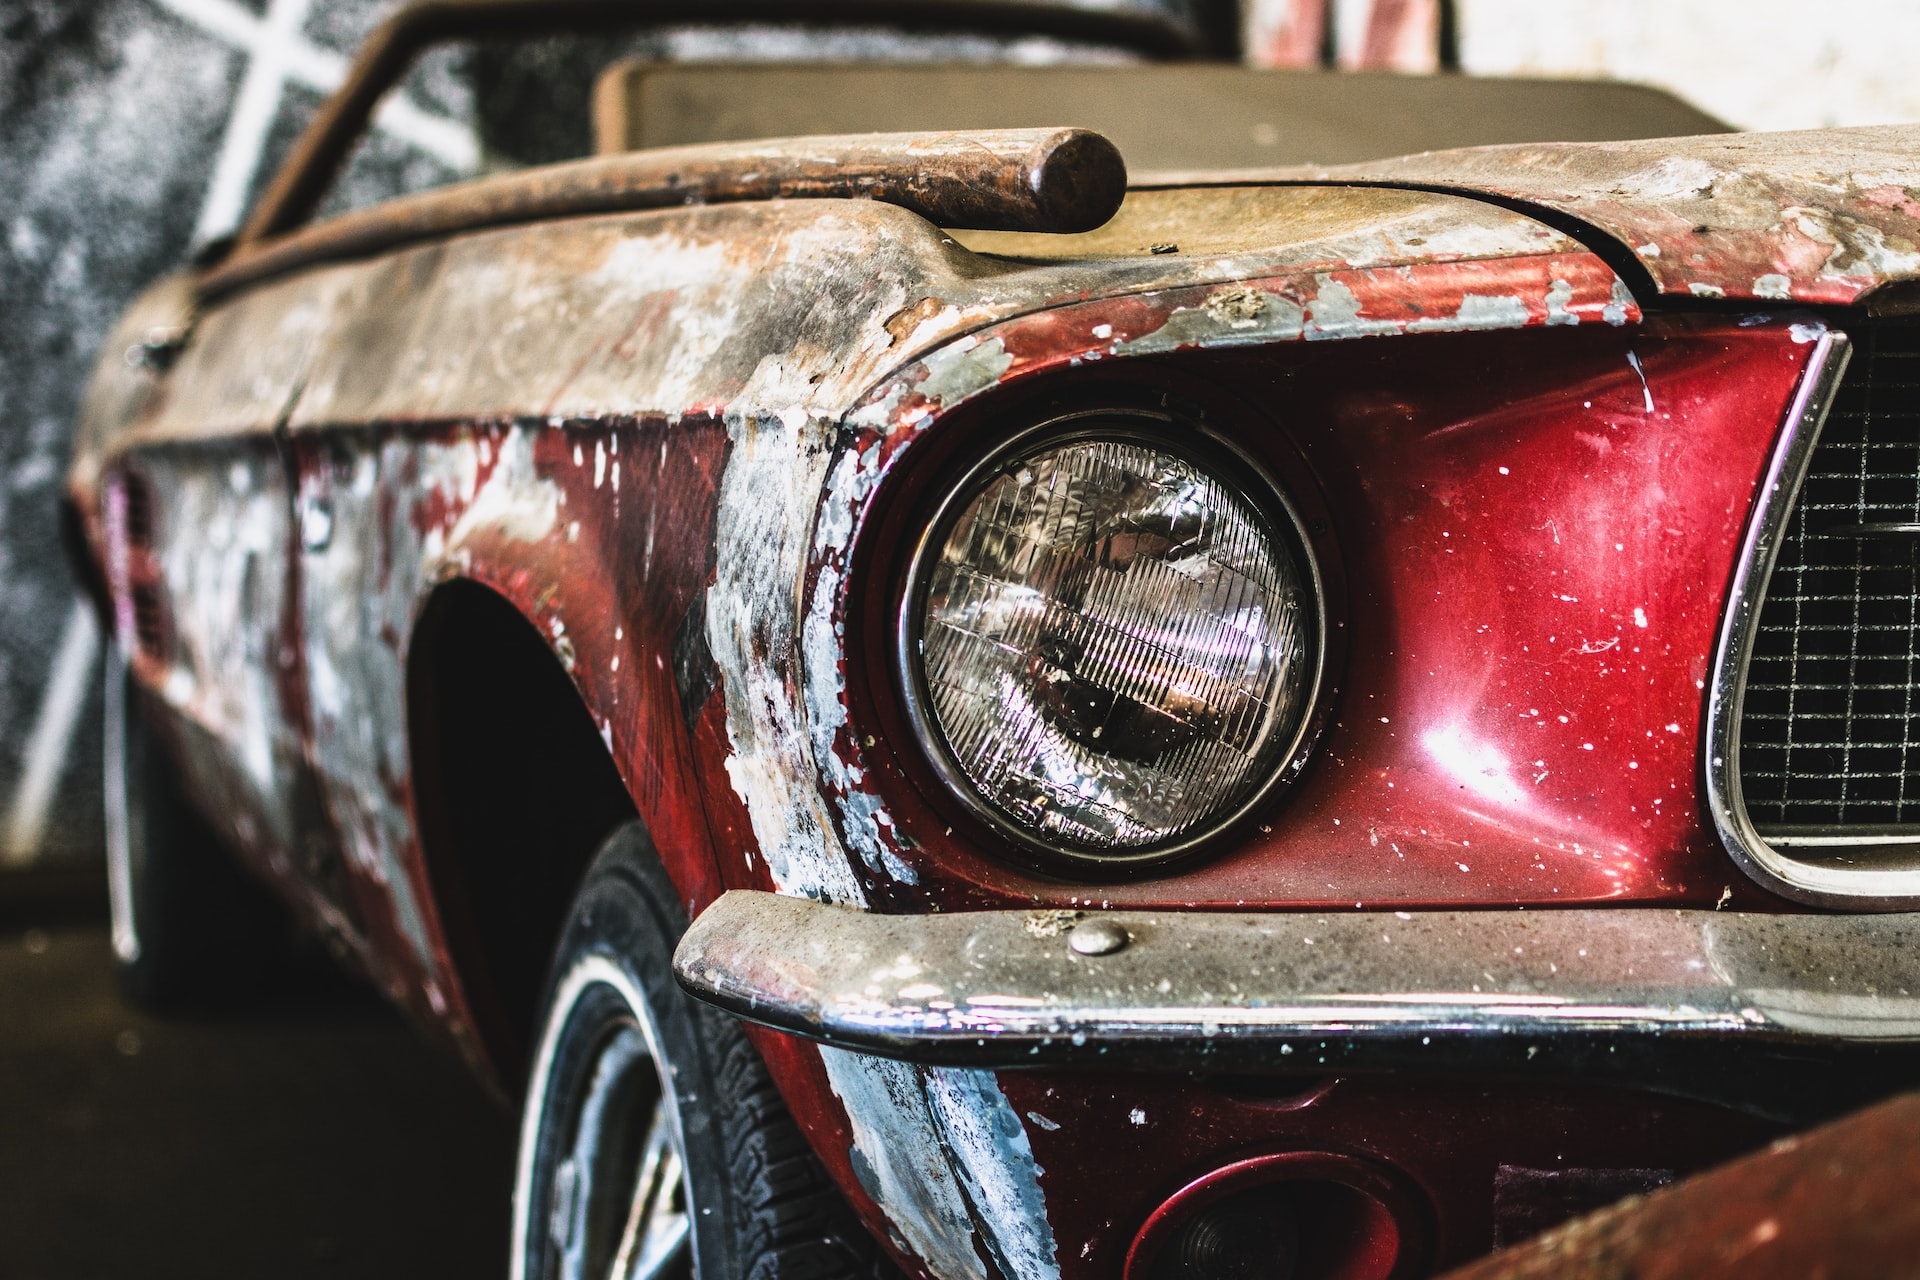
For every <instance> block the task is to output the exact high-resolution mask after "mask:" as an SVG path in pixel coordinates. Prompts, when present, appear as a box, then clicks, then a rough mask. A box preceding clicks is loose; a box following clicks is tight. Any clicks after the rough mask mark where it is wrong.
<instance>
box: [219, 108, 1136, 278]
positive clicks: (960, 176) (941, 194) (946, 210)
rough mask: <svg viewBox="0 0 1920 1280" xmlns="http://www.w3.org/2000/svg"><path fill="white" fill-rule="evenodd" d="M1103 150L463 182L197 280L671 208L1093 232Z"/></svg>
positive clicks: (746, 154) (1019, 145)
mask: <svg viewBox="0 0 1920 1280" xmlns="http://www.w3.org/2000/svg"><path fill="white" fill-rule="evenodd" d="M1126 182H1127V171H1126V164H1125V162H1124V161H1123V160H1122V159H1121V158H1120V153H1119V152H1118V151H1117V150H1115V149H1114V146H1113V144H1112V143H1110V142H1108V141H1107V140H1106V139H1105V138H1103V137H1101V136H1100V135H1099V134H1097V133H1089V132H1087V131H1086V130H1083V129H1064V128H1054V129H1002V130H989V131H983V132H978V133H933V134H904V133H895V134H857V135H847V136H841V137H814V138H784V139H771V140H768V141H763V142H752V143H739V144H733V145H725V146H710V147H676V148H665V149H661V150H656V151H643V152H635V153H632V154H628V155H618V156H604V157H600V158H596V159H592V160H582V161H578V162H576V163H573V164H567V165H556V166H553V167H550V168H544V169H535V170H532V171H529V172H526V173H514V174H504V175H500V176H496V177H491V178H482V179H480V180H478V181H475V182H467V183H461V184H458V185H456V186H451V187H443V188H440V189H438V190H434V191H425V192H421V193H420V194H418V195H413V196H407V197H403V198H401V199H398V200H391V201H388V202H386V203H384V204H380V205H375V206H373V207H372V208H368V209H361V210H357V211H355V212H353V213H348V214H345V215H343V216H341V217H338V218H333V219H330V220H329V221H326V222H322V223H318V224H316V225H314V226H312V227H307V228H303V229H302V230H299V231H295V232H292V233H291V234H288V235H285V236H282V237H279V238H277V239H274V240H269V241H267V242H265V243H263V244H259V245H252V246H249V247H248V248H246V249H243V250H242V251H240V252H239V253H238V254H236V255H235V256H234V257H233V258H231V259H229V260H228V261H226V262H225V263H222V264H221V265H220V266H218V267H216V268H214V269H213V270H212V271H210V272H208V273H207V274H206V275H205V276H204V277H203V278H202V279H201V281H200V292H201V295H202V296H203V297H205V298H217V297H220V296H222V295H224V294H227V293H231V292H233V291H234V290H235V289H239V288H242V287H244V286H246V285H248V284H252V283H254V282H255V281H258V280H262V279H266V278H268V277H271V276H276V275H281V274H284V273H286V272H288V271H293V270H297V269H299V268H302V267H307V266H313V265H315V264H318V263H324V262H337V261H341V260H343V259H349V258H364V257H370V256H372V255H374V254H377V253H382V252H385V251H387V250H390V249H394V248H398V247H401V246H404V245H408V244H414V243H418V242H420V241H423V240H430V239H433V238H436V237H439V236H446V235H454V234H458V233H460V232H467V231H476V230H481V229H483V228H487V227H497V226H503V225H510V224H513V223H523V222H534V221H538V220H541V219H550V218H567V217H579V216H582V215H586V214H595V213H615V212H623V211H631V210H640V209H659V208H669V207H672V206H676V205H690V204H724V203H732V202H737V201H747V200H771V199H775V198H786V199H821V198H858V199H868V200H879V201H883V202H885V203H887V204H894V205H899V206H900V207H902V208H905V209H910V210H912V211H913V212H915V213H918V214H920V215H921V216H923V217H925V218H927V219H928V220H929V221H931V222H934V223H936V224H938V225H941V226H950V227H977V228H981V229H985V230H996V231H1040V232H1075V231H1090V230H1092V229H1093V228H1095V227H1098V226H1099V225H1100V224H1101V223H1103V222H1105V221H1107V220H1108V219H1109V218H1111V217H1112V216H1113V214H1114V212H1115V210H1117V209H1118V208H1119V207H1120V201H1121V198H1122V196H1123V195H1124V194H1125V192H1126Z"/></svg>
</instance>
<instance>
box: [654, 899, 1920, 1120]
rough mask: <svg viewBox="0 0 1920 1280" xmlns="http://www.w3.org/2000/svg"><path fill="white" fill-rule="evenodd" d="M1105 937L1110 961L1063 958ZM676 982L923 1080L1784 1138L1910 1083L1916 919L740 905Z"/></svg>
mask: <svg viewBox="0 0 1920 1280" xmlns="http://www.w3.org/2000/svg"><path fill="white" fill-rule="evenodd" d="M1089 926H1097V927H1089ZM1110 926H1118V928H1119V929H1120V930H1123V931H1124V939H1125V943H1124V945H1123V946H1121V947H1120V948H1119V949H1118V950H1114V951H1111V952H1109V953H1107V954H1091V955H1090V954H1083V952H1082V950H1077V949H1076V948H1075V945H1074V944H1075V942H1076V940H1077V941H1078V943H1079V945H1080V946H1081V947H1082V948H1083V949H1097V947H1094V946H1093V944H1094V943H1097V942H1098V941H1099V939H1097V938H1092V937H1090V936H1089V935H1091V934H1095V933H1097V932H1099V931H1100V930H1102V929H1104V930H1106V931H1107V932H1108V933H1109V934H1111V933H1112V930H1111V928H1110ZM1076 929H1079V930H1080V932H1079V933H1078V934H1076V932H1075V930H1076ZM1118 937H1119V935H1114V937H1113V938H1112V939H1110V940H1118ZM674 963H675V969H676V970H677V972H678V974H679V978H680V982H681V985H682V986H684V987H685V988H686V989H687V990H688V991H689V992H691V993H692V994H693V995H695V996H697V997H698V998H700V999H702V1000H705V1001H707V1002H709V1003H711V1004H714V1005H717V1006H719V1007H721V1008H723V1009H726V1010H728V1011H730V1012H732V1013H735V1014H738V1015H739V1016H741V1017H744V1018H748V1019H751V1020H753V1021H756V1022H760V1023H764V1024H765V1025H767V1026H770V1027H775V1028H777V1029H779V1030H782V1031H789V1032H793V1033H796V1034H798V1035H803V1036H807V1037H810V1038H812V1039H815V1040H819V1041H822V1042H825V1043H828V1044H833V1045H838V1046H841V1047H843V1048H847V1049H852V1050H855V1051H859V1052H865V1053H873V1054H878V1055H882V1056H885V1057H892V1058H901V1059H906V1060H909V1061H914V1062H924V1063H941V1064H951V1065H965V1066H975V1067H989V1068H1000V1069H1006V1068H1022V1067H1052V1066H1072V1065H1092V1066H1108V1067H1127V1068H1172V1069H1187V1070H1191V1069H1205V1070H1218V1071H1287V1072H1334V1071H1340V1072H1351V1071H1374V1070H1393V1071H1417V1072H1428V1073H1445V1074H1452V1075H1463V1074H1464V1075H1472V1076H1481V1077H1497V1078H1524V1079H1542V1080H1545V1079H1555V1078H1557V1079H1561V1080H1565V1079H1567V1078H1569V1077H1571V1078H1577V1079H1580V1080H1584V1081H1587V1082H1590V1083H1597V1084H1613V1085H1620V1086H1627V1087H1635V1088H1643V1089H1650V1090H1655V1091H1659V1092H1665V1093H1674V1094H1679V1095H1682V1096H1688V1097H1695V1098H1701V1099H1704V1100H1710V1101H1714V1102H1718V1103H1722V1104H1726V1105H1734V1106H1739V1107H1741V1108H1743V1109H1746V1110H1751V1111H1755V1112H1757V1113H1761V1114H1767V1115H1777V1116H1782V1117H1796V1118H1798V1117H1811V1116H1816V1115H1824V1114H1829V1113H1831V1112H1834V1111H1838V1110H1842V1109H1845V1108H1847V1107H1850V1106H1854V1105H1858V1104H1860V1103H1862V1102H1865V1101H1868V1100H1870V1099H1872V1098H1874V1097H1878V1096H1881V1095H1882V1094H1884V1093H1887V1092H1890V1091H1891V1090H1893V1089H1895V1088H1898V1087H1900V1086H1901V1085H1902V1084H1910V1083H1912V1082H1913V1081H1915V1080H1916V1079H1920V915H1917V914H1898V915H1875V916H1862V915H1852V916H1814V915H1752V914H1743V913H1731V912H1728V913H1718V912H1713V911H1675V910H1669V909H1657V908H1644V907H1642V908H1610V909H1602V910H1593V909H1585V910H1564V911H1563V910H1549V911H1518V910H1503V911H1423V912H1377V911H1374V912H1360V911H1356V912H1351V913H1340V914H1328V915H1308V914H1294V913H1287V914H1280V913H1265V914H1225V913H1215V912H1164V911H1163V912H1152V911H1138V912H1134V911H1103V912H1095V913H1079V912H1059V911H1047V910H1036V911H979V912H956V913H952V914H942V915H913V916H888V915H875V914H872V913H870V912H865V911H857V910H853V909H850V908H846V907H838V906H832V905H828V904H824V903H818V902H812V901H808V900H805V899H796V898H787V897H781V896H779V895H776V894H771V893H759V892H751V891H743V890H735V891H733V892H730V893H727V894H725V895H724V896H722V897H721V898H720V899H719V901H717V902H715V903H714V904H713V905H712V906H711V907H709V908H708V909H707V910H706V911H705V912H703V913H702V914H701V915H700V917H699V919H697V920H695V921H694V923H693V927H692V928H691V929H689V930H688V932H687V935H686V937H685V938H684V939H683V940H682V941H681V944H680V948H679V951H678V953H677V955H676V956H675V961H674Z"/></svg>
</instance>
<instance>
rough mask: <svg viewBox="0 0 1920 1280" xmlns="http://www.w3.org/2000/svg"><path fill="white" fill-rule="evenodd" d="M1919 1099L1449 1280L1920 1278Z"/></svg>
mask: <svg viewBox="0 0 1920 1280" xmlns="http://www.w3.org/2000/svg"><path fill="white" fill-rule="evenodd" d="M1916 1147H1920V1095H1917V1094H1907V1095H1906V1096H1904V1097H1900V1098H1896V1099H1894V1100H1892V1101H1890V1102H1886V1103H1883V1104H1881V1105H1880V1106H1877V1107H1874V1108H1872V1109H1871V1110H1868V1111H1863V1112H1861V1113H1860V1114H1858V1115H1854V1116H1850V1117H1848V1118H1847V1119H1845V1120H1841V1121H1838V1122H1836V1123H1834V1124H1831V1125H1828V1126H1827V1127H1825V1128H1822V1129H1817V1130H1815V1131H1813V1132H1811V1133H1806V1134H1800V1135H1798V1136H1795V1137H1791V1138H1784V1139H1782V1140H1780V1141H1778V1142H1776V1143H1774V1144H1773V1145H1772V1146H1771V1147H1769V1148H1767V1149H1766V1150H1765V1151H1762V1152H1759V1153H1757V1154H1755V1155H1751V1156H1748V1157H1746V1158H1744V1159H1741V1160H1736V1161H1734V1162H1733V1163H1732V1164H1728V1165H1725V1166H1723V1167H1721V1168H1719V1169H1715V1170H1712V1171H1711V1172H1708V1173H1703V1174H1700V1175H1698V1176H1697V1177H1694V1178H1690V1179H1688V1180H1687V1181H1685V1182H1682V1183H1680V1184H1678V1185H1676V1186H1672V1187H1667V1188H1664V1189H1662V1190H1659V1191H1656V1192H1653V1193H1652V1194H1651V1195H1647V1196H1644V1197H1643V1196H1632V1197H1629V1198H1628V1199H1626V1200H1623V1201H1621V1202H1620V1203H1619V1204H1617V1205H1615V1206H1613V1207H1612V1208H1609V1209H1603V1210H1601V1211H1600V1212H1598V1213H1594V1214H1590V1215H1589V1216H1587V1217H1584V1218H1580V1219H1577V1220H1575V1221H1573V1222H1570V1223H1568V1224H1567V1225H1565V1226H1563V1227H1559V1228H1556V1229H1555V1230H1552V1231H1549V1232H1547V1233H1546V1234H1545V1235H1543V1236H1540V1237H1539V1238H1537V1239H1535V1240H1532V1241H1529V1242H1528V1243H1526V1244H1523V1245H1519V1246H1517V1247H1515V1248H1512V1249H1508V1250H1506V1251H1505V1252H1503V1253H1497V1254H1495V1255H1494V1256H1492V1257H1490V1258H1486V1259H1483V1260H1481V1261H1479V1262H1476V1263H1473V1264H1472V1265H1470V1266H1467V1267H1464V1268H1462V1269H1460V1270H1458V1271H1451V1272H1449V1273H1448V1280H1536V1278H1537V1280H1547V1277H1552V1278H1553V1280H1603V1278H1604V1280H1618V1278H1619V1277H1629V1276H1630V1277H1634V1278H1635V1280H1682V1278H1684V1280H1714V1278H1715V1277H1735V1276H1737V1277H1740V1278H1741V1280H1756V1278H1763V1277H1788V1276H1793V1277H1802V1276H1820V1277H1824V1278H1825V1280H1853V1278H1855V1277H1858V1278H1859V1280H1868V1278H1871V1280H1894V1278H1896V1277H1911V1276H1916V1275H1920V1160H1915V1159H1914V1157H1913V1152H1914V1150H1915V1148H1916Z"/></svg>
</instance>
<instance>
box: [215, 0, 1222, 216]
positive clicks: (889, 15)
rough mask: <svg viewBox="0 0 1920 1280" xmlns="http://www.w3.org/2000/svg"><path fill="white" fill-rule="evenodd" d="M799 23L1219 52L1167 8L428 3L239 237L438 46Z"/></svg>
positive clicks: (278, 179) (299, 194)
mask: <svg viewBox="0 0 1920 1280" xmlns="http://www.w3.org/2000/svg"><path fill="white" fill-rule="evenodd" d="M796 21H805V22H807V23H810V24H817V25H842V26H878V27H893V28H904V29H908V30H923V31H984V32H1003V33H1016V34H1020V35H1041V36H1054V37H1057V38H1060V39H1067V40H1085V41H1089V42H1100V43H1109V44H1118V45H1123V46H1127V47H1130V48H1134V49H1138V50H1140V51H1141V52H1143V53H1146V54H1148V55H1150V56H1156V57H1163V58H1165V57H1174V58H1178V57H1199V56H1203V55H1204V54H1205V53H1207V52H1208V50H1207V49H1206V48H1205V46H1204V45H1203V44H1202V43H1201V42H1200V38H1199V36H1198V33H1197V32H1196V31H1195V30H1194V29H1193V28H1191V27H1190V26H1188V25H1185V24H1182V23H1179V22H1177V21H1175V20H1174V19H1172V18H1171V17H1169V16H1166V15H1162V14H1155V13H1152V12H1149V11H1145V10H1139V9H1135V10H1119V9H1105V10H1103V9H1093V8H1081V7H1077V6H1072V5H1061V4H1045V3H1035V2H1034V0H914V2H913V3H901V0H811V2H810V3H808V4H806V5H795V4H794V3H793V2H792V0H420V2H418V3H414V4H410V5H408V6H406V7H405V8H403V9H401V10H400V11H399V12H398V13H396V14H394V16H393V17H391V18H389V19H388V20H387V21H386V22H384V23H382V24H381V25H380V26H379V27H378V28H377V29H376V30H375V31H374V33H373V34H372V35H371V36H369V37H368V38H367V41H366V43H365V44H363V45H361V47H360V52H359V53H358V54H357V55H356V56H355V58H354V60H353V65H352V66H351V67H350V68H349V69H348V71H347V77H346V80H345V81H344V82H343V83H342V84H341V86H340V88H339V89H338V90H337V91H335V93H334V94H333V96H332V97H331V98H329V99H328V100H327V102H326V105H325V106H323V107H322V108H321V109H320V112H319V114H318V115H316V116H315V117H314V119H313V122H312V123H311V124H309V125H308V126H307V129H306V131H305V132H304V133H302V134H301V135H300V138H299V140H298V141H297V142H295V143H294V146H293V150H292V151H291V152H290V153H289V154H288V156H287V159H286V161H285V163H283V164H282V165H281V166H280V169H279V170H278V172H276V173H275V174H274V176H273V180H272V182H270V183H269V184H268V186H267V189H266V191H265V192H263V193H262V194H261V197H260V199H259V201H258V202H257V203H256V204H255V205H254V208H253V211H252V213H251V214H249V215H248V217H247V221H246V225H245V226H244V227H242V228H241V230H240V233H239V236H238V244H239V245H241V246H245V245H248V244H251V243H257V242H259V241H262V240H265V239H267V238H269V237H272V236H277V235H283V234H285V233H287V232H289V231H292V230H293V229H294V228H295V227H298V226H300V225H302V224H303V223H305V222H306V221H307V220H308V219H309V218H310V217H312V216H313V211H314V210H315V209H316V208H318V207H319V204H320V200H321V198H322V197H323V196H325V194H326V192H327V190H328V188H329V187H331V186H332V184H333V179H334V174H335V173H336V172H338V170H339V168H340V165H341V164H342V162H344V161H345V159H346V157H347V153H348V152H349V150H351V148H352V146H353V144H354V142H355V140H356V139H358V138H359V136H360V135H361V133H362V132H364V131H365V129H366V126H367V121H368V120H369V119H370V118H371V117H372V115H373V111H374V108H375V107H377V106H378V105H379V103H380V99H381V98H382V97H383V96H384V95H385V94H386V92H387V91H388V90H389V89H391V88H392V87H393V86H394V85H395V84H396V83H398V81H399V80H400V78H401V77H402V76H403V75H405V74H406V71H407V68H409V67H410V66H412V65H413V60H414V58H415V57H416V56H417V55H418V54H419V53H420V52H421V51H422V50H424V49H426V48H428V47H430V46H432V45H434V44H439V43H442V42H444V41H447V40H457V39H489V38H501V37H518V38H530V37H535V36H541V35H563V34H568V33H579V34H587V33H593V32H604V31H611V30H620V29H631V28H636V27H642V26H665V25H672V24H685V23H698V24H706V25H711V24H714V23H729V24H731V23H792V22H796Z"/></svg>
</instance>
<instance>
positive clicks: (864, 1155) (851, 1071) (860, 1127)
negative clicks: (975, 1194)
mask: <svg viewBox="0 0 1920 1280" xmlns="http://www.w3.org/2000/svg"><path fill="white" fill-rule="evenodd" d="M820 1060H821V1062H822V1064H823V1065H825V1067H826V1069H827V1080H828V1082H829V1083H830V1084H832V1086H833V1092H834V1093H835V1095H836V1096H838V1097H839V1099H840V1102H841V1105H842V1106H843V1107H845V1109H846V1112H847V1119H848V1121H849V1122H850V1123H851V1124H852V1126H853V1156H854V1160H853V1166H854V1169H855V1170H856V1172H858V1173H859V1174H860V1180H861V1184H862V1185H863V1186H864V1187H865V1188H866V1191H867V1194H868V1195H870V1196H872V1197H873V1199H874V1203H876V1204H878V1205H879V1206H880V1208H881V1209H882V1211H884V1212H885V1213H886V1215H887V1219H888V1220H889V1221H890V1222H892V1223H893V1225H894V1227H895V1228H896V1229H897V1230H898V1231H899V1232H900V1235H901V1237H902V1238H903V1239H904V1240H905V1242H906V1244H907V1247H908V1248H909V1249H910V1250H912V1252H913V1253H914V1254H915V1255H916V1256H917V1257H918V1258H919V1259H920V1260H921V1261H922V1262H924V1263H926V1264H927V1267H928V1269H929V1270H931V1271H932V1272H933V1273H934V1274H935V1275H937V1276H939V1277H940V1280H989V1278H988V1276H987V1271H986V1267H985V1266H984V1265H983V1264H982V1263H981V1260H980V1255H979V1254H977V1253H976V1252H974V1248H973V1240H974V1225H973V1218H972V1216H971V1215H969V1214H968V1212H967V1202H966V1197H965V1196H963V1195H962V1194H961V1191H960V1185H959V1183H958V1182H957V1181H956V1180H955V1178H954V1176H953V1170H952V1168H951V1167H950V1166H949V1165H948V1163H947V1157H946V1152H945V1150H944V1149H943V1146H942V1144H941V1141H940V1134H939V1131H938V1130H937V1129H936V1128H935V1122H934V1119H933V1117H932V1115H930V1114H929V1112H928V1108H927V1096H926V1092H925V1090H924V1088H923V1087H922V1084H921V1077H920V1068H918V1067H915V1066H913V1065H911V1064H909V1063H905V1062H895V1061H893V1060H891V1059H888V1058H870V1057H866V1056H864V1055H862V1054H857V1053H848V1052H847V1051H846V1050H844V1049H830V1048H822V1049H821V1050H820ZM1055 1274H1058V1273H1057V1272H1055ZM1021 1280H1024V1277H1022V1278H1021Z"/></svg>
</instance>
